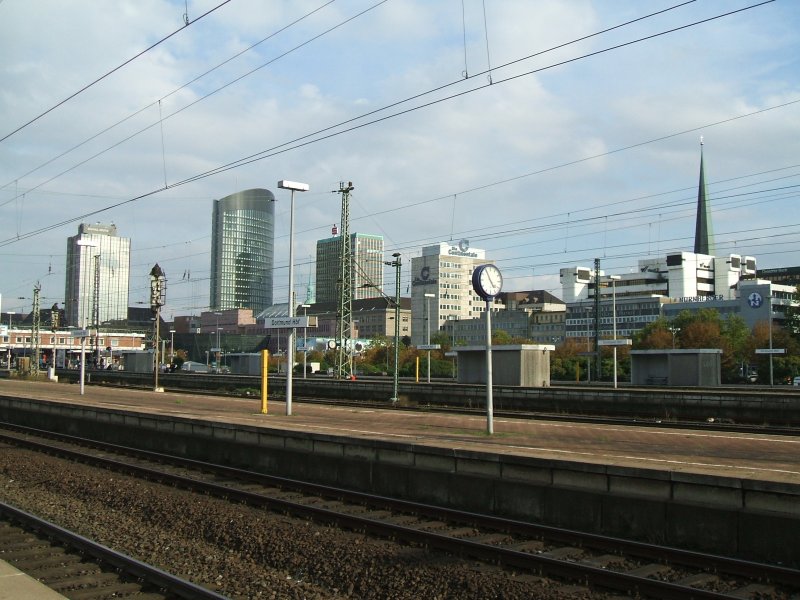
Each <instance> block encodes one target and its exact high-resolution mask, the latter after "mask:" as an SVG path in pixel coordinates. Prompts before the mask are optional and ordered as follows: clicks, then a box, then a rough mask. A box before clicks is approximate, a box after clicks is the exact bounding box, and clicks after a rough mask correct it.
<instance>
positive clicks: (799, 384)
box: [792, 377, 800, 386]
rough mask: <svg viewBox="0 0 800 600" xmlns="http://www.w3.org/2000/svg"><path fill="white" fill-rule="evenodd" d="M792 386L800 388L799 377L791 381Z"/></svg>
mask: <svg viewBox="0 0 800 600" xmlns="http://www.w3.org/2000/svg"><path fill="white" fill-rule="evenodd" d="M792 385H797V386H800V377H795V378H794V379H792Z"/></svg>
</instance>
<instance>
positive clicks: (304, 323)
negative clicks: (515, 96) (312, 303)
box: [264, 316, 317, 329]
mask: <svg viewBox="0 0 800 600" xmlns="http://www.w3.org/2000/svg"><path fill="white" fill-rule="evenodd" d="M316 326H317V317H315V316H308V317H269V318H268V319H267V320H266V321H265V322H264V327H265V328H266V329H297V328H300V327H316Z"/></svg>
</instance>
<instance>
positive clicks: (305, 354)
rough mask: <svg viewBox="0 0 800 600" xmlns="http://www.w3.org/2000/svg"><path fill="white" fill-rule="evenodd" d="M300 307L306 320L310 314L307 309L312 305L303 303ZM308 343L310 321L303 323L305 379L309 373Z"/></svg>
mask: <svg viewBox="0 0 800 600" xmlns="http://www.w3.org/2000/svg"><path fill="white" fill-rule="evenodd" d="M300 308H302V309H303V319H304V320H305V318H306V317H307V316H308V313H307V310H308V309H309V308H311V305H310V304H301V305H300ZM307 344H308V322H307V321H306V322H305V324H304V325H303V379H306V374H307V371H308V368H307V367H306V364H307V362H308V345H307Z"/></svg>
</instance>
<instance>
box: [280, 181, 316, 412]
mask: <svg viewBox="0 0 800 600" xmlns="http://www.w3.org/2000/svg"><path fill="white" fill-rule="evenodd" d="M278 188H280V189H282V190H291V192H292V194H291V199H290V202H289V319H290V320H291V319H292V317H294V193H295V192H307V191H308V190H309V186H308V184H307V183H298V182H296V181H288V180H286V179H281V180H280V181H279V182H278ZM288 337H289V339H288V341H287V344H286V415H287V416H288V415H291V414H292V368H293V367H294V328H292V327H290V328H289V336H288Z"/></svg>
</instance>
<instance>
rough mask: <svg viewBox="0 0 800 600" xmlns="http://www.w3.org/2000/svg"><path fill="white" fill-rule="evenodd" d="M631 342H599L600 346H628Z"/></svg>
mask: <svg viewBox="0 0 800 600" xmlns="http://www.w3.org/2000/svg"><path fill="white" fill-rule="evenodd" d="M632 343H633V342H632V341H631V340H627V339H626V340H600V345H601V346H630V345H631V344H632Z"/></svg>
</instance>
